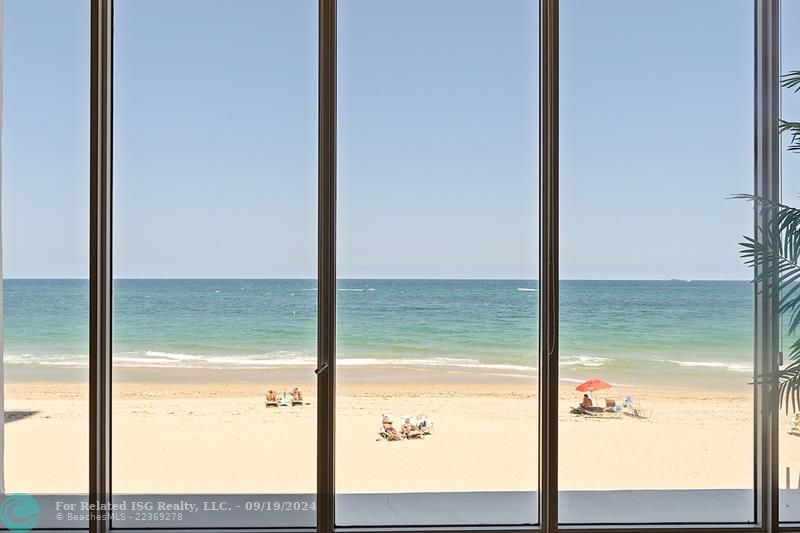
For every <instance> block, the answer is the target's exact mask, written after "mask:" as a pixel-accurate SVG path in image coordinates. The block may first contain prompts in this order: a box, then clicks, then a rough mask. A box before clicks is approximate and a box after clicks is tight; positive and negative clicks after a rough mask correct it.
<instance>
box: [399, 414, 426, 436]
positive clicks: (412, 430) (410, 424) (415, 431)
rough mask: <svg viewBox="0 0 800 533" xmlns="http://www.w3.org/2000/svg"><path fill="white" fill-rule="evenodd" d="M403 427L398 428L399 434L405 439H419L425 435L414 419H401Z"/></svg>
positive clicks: (407, 417)
mask: <svg viewBox="0 0 800 533" xmlns="http://www.w3.org/2000/svg"><path fill="white" fill-rule="evenodd" d="M400 420H402V421H403V426H402V427H401V428H400V433H401V434H402V435H403V437H405V438H407V439H421V438H423V437H424V436H425V433H423V431H422V430H421V429H420V428H419V426H418V425H417V420H416V419H415V418H414V417H411V416H406V417H401V418H400Z"/></svg>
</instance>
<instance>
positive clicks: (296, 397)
mask: <svg viewBox="0 0 800 533" xmlns="http://www.w3.org/2000/svg"><path fill="white" fill-rule="evenodd" d="M292 400H293V401H295V402H302V401H303V391H301V390H300V387H295V388H293V389H292Z"/></svg>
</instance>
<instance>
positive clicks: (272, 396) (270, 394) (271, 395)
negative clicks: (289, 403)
mask: <svg viewBox="0 0 800 533" xmlns="http://www.w3.org/2000/svg"><path fill="white" fill-rule="evenodd" d="M267 401H268V402H277V401H278V393H276V392H275V391H274V390H268V391H267Z"/></svg>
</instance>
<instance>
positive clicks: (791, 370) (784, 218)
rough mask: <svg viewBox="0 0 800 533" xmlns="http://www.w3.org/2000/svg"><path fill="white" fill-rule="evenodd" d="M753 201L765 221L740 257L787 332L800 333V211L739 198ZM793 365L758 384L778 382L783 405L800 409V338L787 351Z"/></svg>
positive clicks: (743, 246) (748, 197)
mask: <svg viewBox="0 0 800 533" xmlns="http://www.w3.org/2000/svg"><path fill="white" fill-rule="evenodd" d="M735 198H739V199H745V200H748V201H752V202H753V204H754V207H755V209H756V212H757V214H758V215H760V216H759V219H760V220H762V221H763V223H762V224H761V226H759V227H758V228H757V230H756V236H755V238H753V237H745V238H744V241H743V242H741V243H740V247H741V248H740V255H741V257H742V258H743V259H744V260H745V263H746V264H747V265H749V266H751V267H753V268H754V269H755V270H756V274H755V275H754V276H753V281H754V282H755V283H756V286H757V288H758V290H759V291H761V292H762V293H765V294H766V295H767V296H768V297H776V298H777V301H778V313H779V315H780V316H782V317H784V319H785V324H786V328H787V332H788V334H789V335H794V334H795V333H797V332H798V331H799V330H800V209H798V208H795V207H791V206H788V205H785V204H782V203H780V202H775V201H772V200H767V199H765V198H761V197H759V196H755V195H748V194H742V195H736V196H735ZM788 359H789V360H790V363H789V364H788V365H787V366H785V367H784V368H782V369H779V370H778V372H777V374H771V373H768V374H765V375H762V376H757V378H756V380H757V382H759V383H768V382H775V383H776V384H777V390H776V394H777V395H778V399H779V402H780V405H781V406H783V407H785V408H786V410H787V412H788V410H789V407H790V406H791V409H792V410H793V411H796V410H798V409H800V338H798V339H797V340H795V341H794V342H793V343H792V345H791V347H790V349H789V350H788Z"/></svg>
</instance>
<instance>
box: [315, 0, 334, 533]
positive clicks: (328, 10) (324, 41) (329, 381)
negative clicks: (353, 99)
mask: <svg viewBox="0 0 800 533" xmlns="http://www.w3.org/2000/svg"><path fill="white" fill-rule="evenodd" d="M318 24H319V43H318V44H319V58H318V61H319V96H318V98H319V108H318V110H317V113H318V116H319V122H318V128H319V131H318V135H319V137H318V149H317V153H318V158H319V160H318V165H319V168H318V171H319V175H318V179H319V184H318V192H317V194H318V197H319V203H318V206H317V208H318V214H317V217H318V220H317V225H318V233H317V240H318V241H317V245H318V249H317V261H318V271H317V277H318V280H317V287H318V289H317V297H318V300H317V302H318V303H317V370H316V374H317V396H318V400H317V403H318V405H319V407H318V409H317V532H318V533H330V532H331V531H333V528H334V522H335V518H334V442H335V434H334V433H335V428H334V423H335V413H336V409H335V407H336V404H335V400H336V388H335V368H336V0H319V12H318Z"/></svg>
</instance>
